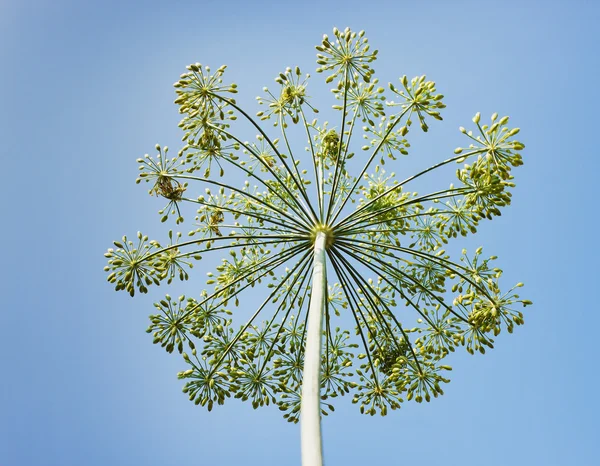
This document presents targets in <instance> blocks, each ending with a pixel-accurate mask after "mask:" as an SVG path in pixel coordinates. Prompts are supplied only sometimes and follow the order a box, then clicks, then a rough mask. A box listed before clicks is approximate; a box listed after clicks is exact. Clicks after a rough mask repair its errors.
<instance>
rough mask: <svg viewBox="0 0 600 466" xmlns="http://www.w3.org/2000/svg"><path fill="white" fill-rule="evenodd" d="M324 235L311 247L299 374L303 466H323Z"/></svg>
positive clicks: (325, 292) (318, 237) (325, 288)
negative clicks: (303, 341) (306, 308)
mask: <svg viewBox="0 0 600 466" xmlns="http://www.w3.org/2000/svg"><path fill="white" fill-rule="evenodd" d="M326 239H327V236H326V234H325V233H324V232H318V233H317V237H316V239H315V245H314V254H315V255H314V261H313V277H312V292H311V296H310V307H309V309H308V322H307V324H306V347H305V350H304V370H303V373H302V405H301V409H300V436H301V450H302V466H322V465H323V447H322V442H321V395H320V387H321V335H322V333H323V330H322V329H323V311H324V309H325V299H326V296H327V273H326V267H325V243H326Z"/></svg>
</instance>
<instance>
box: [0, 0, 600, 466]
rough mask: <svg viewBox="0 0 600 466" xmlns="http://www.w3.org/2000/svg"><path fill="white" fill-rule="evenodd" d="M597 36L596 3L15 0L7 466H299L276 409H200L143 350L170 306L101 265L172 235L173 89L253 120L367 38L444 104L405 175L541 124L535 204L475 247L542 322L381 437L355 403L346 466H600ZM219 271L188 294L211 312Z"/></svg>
mask: <svg viewBox="0 0 600 466" xmlns="http://www.w3.org/2000/svg"><path fill="white" fill-rule="evenodd" d="M599 21H600V3H598V2H593V1H590V2H585V1H570V2H566V1H565V2H556V1H543V2H542V1H540V2H536V1H529V0H521V1H518V2H511V1H505V2H484V1H478V2H461V1H453V2H442V1H429V2H415V1H413V2H408V1H406V2H405V1H401V0H395V1H393V2H376V1H369V2H367V1H365V2H354V1H344V2H322V1H319V2H313V1H305V2H273V3H269V2H252V1H249V2H241V1H237V0H230V1H228V2H223V1H219V2H212V1H211V2H201V1H197V2H127V1H121V2H112V1H102V2H100V1H86V2H75V1H72V2H70V1H64V0H54V1H29V0H20V1H14V0H0V142H1V149H0V155H1V157H2V158H1V166H2V172H3V173H2V182H1V183H0V190H1V192H2V199H3V201H4V206H5V208H4V209H2V217H1V219H2V220H1V222H2V228H1V229H0V240H1V242H2V244H3V245H5V247H6V248H5V249H4V250H3V252H2V255H3V257H4V259H3V264H4V266H3V267H2V269H1V271H0V274H1V275H2V277H1V281H0V287H1V288H0V289H1V291H2V311H1V312H2V318H1V333H2V338H1V339H0V354H1V355H2V356H1V359H0V361H1V366H0V367H1V373H0V374H1V381H0V465H2V466H47V465H48V466H50V465H52V466H55V465H56V466H71V465H77V466H81V465H84V466H96V465H103V466H104V465H114V466H119V465H128V466H131V465H140V466H142V465H143V466H153V465H175V464H177V465H180V466H183V465H200V464H210V465H238V464H245V465H288V464H289V465H298V464H299V463H300V449H299V429H298V426H297V425H291V424H288V423H287V422H285V421H284V420H283V419H282V417H281V415H280V413H279V411H278V410H277V409H274V408H266V409H262V410H258V411H253V410H252V408H251V406H250V405H249V404H242V403H239V402H237V401H229V402H227V403H226V404H225V405H224V406H222V407H217V408H216V409H214V410H213V412H211V413H208V412H207V411H206V410H205V409H202V408H199V407H196V406H195V405H193V404H192V403H190V402H189V401H188V400H187V397H186V396H185V395H183V394H182V393H181V386H182V383H181V381H179V380H177V378H176V373H177V372H178V371H179V370H181V369H182V368H184V363H183V361H182V360H181V359H180V358H179V357H177V356H175V355H168V354H166V353H165V352H164V351H163V350H162V349H160V348H159V347H157V346H153V345H152V344H151V338H150V337H149V336H148V335H147V334H146V333H145V329H146V327H147V322H148V320H147V315H148V314H150V313H152V312H153V307H152V302H153V301H154V300H156V298H157V297H158V296H162V295H163V293H165V292H167V290H166V289H165V288H164V287H161V288H159V289H158V290H154V294H152V293H151V294H149V295H144V296H139V297H138V296H136V298H135V299H131V298H129V297H128V296H127V295H126V294H124V293H115V292H114V291H113V288H112V286H110V285H109V284H108V283H107V282H106V279H105V275H106V274H105V273H104V272H103V270H102V268H103V266H104V264H105V258H104V257H103V253H104V251H105V250H106V248H108V247H110V245H111V242H112V240H114V239H117V238H119V237H120V236H121V235H123V234H129V235H134V234H135V232H136V231H137V230H142V231H144V233H147V234H149V235H150V237H154V238H159V239H160V238H166V231H165V227H164V225H161V224H160V223H159V216H158V215H157V214H156V211H157V210H158V209H159V208H160V207H162V205H161V204H160V203H159V202H158V201H157V200H156V199H155V198H151V197H149V196H148V195H147V188H146V187H141V186H136V185H135V184H134V179H135V177H136V172H137V164H136V162H135V159H136V158H138V157H140V156H141V155H143V154H144V153H147V152H153V147H154V144H155V143H157V142H158V143H161V144H163V145H169V146H171V147H173V148H176V147H178V144H180V142H179V141H180V138H181V134H180V132H179V129H178V128H177V123H178V122H179V115H178V113H177V108H176V106H175V105H173V103H172V101H173V99H174V96H175V94H174V91H173V88H172V87H171V86H172V83H173V82H174V81H176V80H177V78H178V76H179V74H180V73H182V72H183V71H184V70H185V66H186V65H187V64H189V63H192V62H196V61H199V62H201V63H203V64H210V65H211V66H212V67H213V68H216V67H218V66H219V65H221V64H223V63H226V64H228V65H229V69H228V77H229V79H230V80H231V81H234V82H237V83H238V85H239V89H240V94H238V96H239V99H238V100H239V102H241V103H242V104H243V105H244V106H246V107H247V108H249V109H250V110H253V109H255V108H256V103H255V101H254V97H255V96H256V95H258V94H259V93H260V90H261V88H262V87H263V86H265V85H271V84H272V83H273V78H274V77H275V76H276V75H277V73H278V72H280V71H282V70H283V69H284V68H285V67H286V66H294V65H296V64H299V65H300V66H301V67H302V69H303V70H305V71H312V70H314V68H315V67H316V65H315V63H314V54H315V50H314V45H316V44H318V43H319V42H320V40H321V36H322V34H323V33H331V29H332V27H333V26H337V27H339V28H344V27H346V26H350V27H351V28H353V29H354V30H360V29H365V30H366V31H367V36H368V37H369V39H370V42H371V44H372V45H373V47H374V48H377V49H379V50H380V55H379V56H380V58H379V60H378V61H377V62H376V63H375V69H376V71H377V76H379V77H380V78H381V80H382V82H383V83H387V82H388V81H396V79H397V78H398V77H399V76H402V75H403V74H407V75H409V76H414V75H420V74H427V75H428V77H429V78H430V79H433V80H435V81H436V82H437V83H438V89H439V90H440V91H441V92H442V93H443V94H445V96H446V98H445V102H446V103H447V105H448V108H447V109H445V112H444V122H441V123H437V122H436V124H432V129H431V132H430V133H429V134H428V137H427V138H419V139H418V144H416V143H415V144H413V147H412V151H411V155H410V156H409V157H408V158H406V159H400V160H398V161H397V162H396V165H394V170H395V171H396V172H397V173H402V172H403V171H404V170H406V171H407V173H408V172H409V171H410V170H411V169H412V167H424V166H427V165H426V164H427V163H428V162H429V161H434V160H440V159H441V158H442V157H444V158H445V157H446V156H447V155H448V154H451V151H452V150H453V149H454V147H456V146H458V145H461V144H462V143H464V139H463V138H464V137H462V135H461V134H460V133H459V132H458V130H457V128H458V126H460V125H464V126H468V124H470V122H471V117H472V116H473V115H474V114H475V113H476V112H477V111H480V112H482V115H483V116H484V117H485V118H489V115H490V114H491V113H493V112H498V113H500V114H501V115H504V114H509V115H510V116H511V117H512V119H511V122H512V123H514V125H515V126H519V127H521V134H520V139H521V140H522V141H523V142H524V143H525V144H526V146H527V149H526V150H525V151H524V154H523V155H524V158H525V166H524V167H522V168H519V169H518V170H516V171H515V172H516V173H515V174H516V182H517V188H516V189H515V191H514V197H513V199H514V201H513V205H512V206H510V207H509V208H508V209H506V210H505V211H504V213H503V215H502V217H499V218H496V219H494V221H493V222H487V223H484V224H482V227H481V229H480V232H479V233H478V235H477V236H476V237H473V238H471V239H469V240H468V242H467V243H466V244H468V245H470V246H473V245H475V246H477V245H484V246H485V251H486V252H489V254H497V255H498V256H499V257H500V259H499V261H500V262H501V264H502V266H503V268H504V270H505V275H504V278H503V283H504V286H505V287H507V286H508V285H512V284H513V283H515V282H517V281H523V282H525V284H526V286H525V288H523V289H522V293H521V294H522V295H523V296H524V297H527V298H529V299H532V300H533V301H534V304H535V305H534V306H533V307H530V308H527V309H526V318H525V320H526V324H525V326H523V327H520V328H518V329H517V330H516V332H515V334H513V335H511V336H507V335H502V336H501V337H500V338H499V339H498V342H497V345H496V348H495V349H494V350H493V351H490V352H488V353H487V354H486V355H485V356H468V355H467V354H466V353H465V355H461V356H457V357H455V358H453V359H452V361H451V362H452V365H453V366H454V371H453V372H452V374H451V375H452V383H450V384H449V385H448V386H447V387H445V392H446V394H445V395H444V396H443V397H441V398H440V399H437V400H434V402H432V403H430V404H424V405H417V404H415V403H405V404H404V406H403V408H402V409H401V410H400V411H399V412H392V413H391V414H390V415H388V416H387V417H384V418H381V417H379V416H375V417H365V416H362V415H360V414H359V413H358V409H357V407H356V406H354V405H352V404H351V403H350V398H348V397H347V398H346V399H341V400H338V402H337V404H336V412H335V413H334V415H332V416H329V417H328V418H325V420H324V422H323V433H324V442H325V443H324V445H325V458H326V462H327V464H328V465H337V464H343V465H365V464H390V465H400V464H414V463H417V462H418V464H420V465H422V466H437V465H445V466H453V465H461V466H481V465H484V466H495V465H502V466H504V465H507V464H511V465H514V466H524V465H528V466H530V465H545V466H563V465H578V466H588V465H589V466H592V465H597V464H600V459H599V455H598V453H597V439H598V437H597V436H598V431H599V428H598V424H599V422H598V415H599V414H600V409H599V404H598V396H597V391H598V385H599V377H598V343H597V329H598V328H599V326H600V317H599V311H600V309H599V307H598V302H597V301H596V298H597V295H596V293H597V292H598V278H599V274H598V268H597V261H598V258H599V256H598V249H597V238H598V232H597V230H598V228H597V226H598V219H597V213H596V208H597V202H596V200H595V192H596V189H597V186H598V182H597V179H598V178H597V176H598V175H597V174H598V170H599V169H600V163H599V162H598V147H597V146H598V144H597V142H594V141H596V136H597V135H598V127H597V121H598V119H597V112H598V104H599V103H600V99H599V98H598V97H599V92H598V78H599V69H600V68H599V65H600V63H599V56H600V53H599V52H598V44H600V33H599V32H598V31H599V28H598V24H599ZM314 78H316V79H313V81H314V82H313V85H314V86H315V88H321V89H322V90H321V91H315V92H314V95H315V97H319V98H321V96H323V98H324V99H329V100H325V101H324V102H323V103H321V104H319V105H318V106H319V107H320V108H323V109H325V108H327V107H329V106H330V104H332V103H333V101H332V100H331V97H330V96H329V94H328V93H327V92H326V89H327V87H326V86H325V84H324V83H323V81H322V80H321V79H320V77H319V76H317V75H315V76H314ZM323 90H324V91H323ZM252 137H253V135H252V134H250V133H249V134H248V136H247V137H246V138H247V139H251V138H252ZM403 164H404V165H403ZM444 184H446V181H444ZM173 228H174V226H173ZM184 231H187V230H184ZM595 238H596V239H595ZM201 275H202V274H200V275H197V276H196V277H198V280H197V281H196V282H194V281H193V280H192V281H190V282H187V283H183V284H181V283H177V284H176V285H174V286H173V287H172V289H169V290H168V292H169V293H170V294H172V295H178V294H182V293H187V294H188V295H194V294H196V293H197V292H199V290H200V289H201V288H202V282H203V280H201V278H200V277H201ZM594 439H595V440H594Z"/></svg>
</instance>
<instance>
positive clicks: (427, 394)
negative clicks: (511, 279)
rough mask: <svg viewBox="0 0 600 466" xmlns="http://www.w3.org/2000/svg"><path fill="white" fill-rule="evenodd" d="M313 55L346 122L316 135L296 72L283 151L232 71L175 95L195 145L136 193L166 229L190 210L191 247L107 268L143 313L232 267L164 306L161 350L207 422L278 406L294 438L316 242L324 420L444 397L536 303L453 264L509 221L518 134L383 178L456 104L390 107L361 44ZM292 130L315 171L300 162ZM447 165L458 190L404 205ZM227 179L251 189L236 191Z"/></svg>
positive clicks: (430, 98)
mask: <svg viewBox="0 0 600 466" xmlns="http://www.w3.org/2000/svg"><path fill="white" fill-rule="evenodd" d="M317 50H318V55H317V63H318V65H319V68H318V69H317V72H318V73H324V74H325V75H326V78H325V82H326V83H331V82H333V81H335V80H336V83H335V87H334V88H333V89H332V92H333V94H334V97H335V104H334V105H333V110H334V111H339V112H340V118H339V119H340V123H339V125H338V126H330V125H329V124H328V122H326V121H324V122H322V123H319V122H318V121H317V120H316V119H315V120H313V121H310V122H309V121H307V119H306V113H307V112H309V111H310V113H311V114H315V113H317V109H316V108H315V107H314V106H313V105H312V104H311V103H310V95H309V78H310V76H309V75H303V74H302V73H301V71H300V69H299V68H298V67H296V68H294V69H292V68H287V69H285V71H284V72H282V73H280V74H279V75H278V76H277V77H276V78H275V81H276V83H277V85H278V86H279V87H278V89H277V90H276V91H273V92H271V91H269V89H267V88H264V93H265V96H264V97H258V98H257V99H258V103H259V105H261V106H262V108H263V109H262V110H261V111H259V112H258V113H257V114H256V115H257V117H258V119H259V120H262V121H266V120H270V121H272V122H273V125H274V127H275V129H274V130H273V131H276V132H277V133H278V137H277V138H271V137H270V136H269V135H268V134H267V132H266V130H265V129H263V128H262V127H261V126H260V125H259V122H257V121H256V120H255V119H254V118H253V117H252V116H250V114H248V113H247V112H246V111H244V110H243V109H241V108H240V107H239V106H238V104H237V103H236V101H235V100H234V99H233V98H232V95H233V94H235V93H237V86H236V85H235V84H223V77H224V73H225V67H224V66H222V67H220V68H219V69H218V70H217V71H216V72H215V73H213V74H211V71H210V69H209V68H208V67H202V66H201V65H200V64H198V63H197V64H193V65H190V66H188V69H187V72H186V73H184V74H183V75H181V77H180V79H179V80H178V81H177V82H176V83H175V88H176V93H177V99H176V100H175V103H176V104H177V105H179V110H180V113H181V114H182V115H183V120H182V121H181V123H180V127H181V128H182V130H183V132H184V135H183V141H184V144H185V145H184V146H183V147H182V148H181V149H180V150H179V152H178V155H177V156H176V157H174V158H172V159H169V158H168V156H167V154H168V149H167V148H166V147H165V148H164V149H163V148H161V147H160V146H158V145H157V146H156V149H157V152H158V153H157V155H156V157H150V156H148V155H146V156H145V157H144V158H142V159H139V160H138V163H139V164H140V166H139V168H140V175H139V178H138V180H137V182H141V181H145V182H148V183H150V185H151V188H150V190H149V192H150V194H151V195H156V196H160V197H163V198H165V199H166V200H167V205H166V206H165V207H164V208H163V209H161V211H160V215H161V220H162V221H163V222H166V221H168V220H169V216H170V215H175V214H176V224H179V223H182V222H183V221H184V218H183V215H182V213H181V210H183V207H184V205H191V206H193V208H194V209H195V219H194V222H193V226H192V227H191V230H190V231H189V233H188V236H189V239H187V240H186V241H183V240H182V235H181V233H176V234H173V233H172V232H169V244H167V245H164V246H163V245H161V244H160V243H158V242H157V241H149V240H148V238H147V237H146V236H144V235H142V234H141V233H139V234H138V236H137V243H136V242H133V241H130V240H128V239H127V238H126V237H123V239H122V241H117V242H115V243H114V245H115V248H116V249H115V248H111V249H109V250H108V252H107V253H106V256H107V258H108V265H107V267H106V268H105V270H106V271H107V272H109V276H108V281H109V282H111V283H113V284H114V285H115V288H116V289H117V290H126V291H127V292H128V293H129V294H130V295H131V296H133V295H134V293H135V291H136V290H138V291H140V292H142V293H146V292H147V291H148V287H149V286H150V285H151V284H155V285H159V284H160V283H162V282H164V281H166V282H167V283H171V281H172V280H173V279H174V278H179V279H180V280H187V279H188V278H189V271H190V269H191V268H192V267H193V265H194V262H195V261H198V260H201V258H202V256H203V255H206V254H213V253H216V254H222V257H223V258H222V260H221V262H220V263H219V265H218V266H217V267H216V270H215V271H214V272H209V273H208V278H207V281H206V289H205V290H203V291H202V292H201V293H200V296H199V297H198V298H197V299H196V298H187V299H186V298H185V297H184V296H181V297H180V298H178V299H173V298H171V297H170V296H169V295H167V296H166V297H165V299H163V300H160V301H159V302H158V303H156V304H155V307H156V309H157V310H158V313H157V314H154V315H151V316H150V322H151V324H150V327H149V328H148V333H151V334H152V335H153V338H154V343H156V344H160V345H161V346H162V347H164V348H165V349H166V351H168V352H169V353H171V352H174V350H177V351H176V352H177V353H180V354H182V356H183V360H184V362H185V363H186V364H187V365H188V368H187V369H186V370H184V371H182V372H180V373H179V378H181V379H182V380H183V381H184V382H185V385H184V388H183V391H184V392H185V393H186V394H188V396H189V398H190V400H192V401H194V402H195V403H196V404H200V405H202V406H206V407H207V408H208V409H209V410H211V409H212V408H213V406H214V404H215V403H216V404H223V403H224V401H225V399H226V398H239V399H241V400H242V401H250V402H251V403H252V406H253V407H254V408H258V407H262V406H267V405H270V404H276V405H277V406H278V407H279V409H280V410H282V411H283V412H284V417H285V418H286V419H287V420H288V421H291V422H297V421H298V418H299V410H300V405H301V386H302V368H303V363H304V342H305V319H306V314H307V309H308V303H309V300H310V295H311V277H312V261H313V257H312V254H313V252H312V248H313V242H314V239H315V236H316V232H318V231H320V232H324V233H325V234H326V236H327V243H326V246H327V257H328V262H329V264H330V277H333V279H332V280H331V282H330V283H329V287H328V296H327V307H326V309H325V329H324V332H323V348H322V365H321V366H322V367H321V398H322V412H323V414H327V413H328V412H331V411H333V410H334V406H333V404H331V402H332V399H334V398H337V397H338V396H343V395H346V394H349V395H351V397H352V402H353V403H356V404H358V405H359V409H360V411H361V412H363V413H365V414H369V415H373V414H375V413H376V412H379V413H381V414H382V415H385V414H386V413H387V411H388V409H397V408H399V407H400V406H401V403H403V402H404V401H405V400H407V401H408V400H414V401H416V402H418V403H420V402H422V401H427V402H428V401H430V400H431V399H432V398H435V397H437V396H438V395H442V394H443V389H442V384H444V383H448V382H449V379H448V378H446V376H445V374H446V373H447V371H449V370H450V369H451V368H450V366H448V365H447V364H445V361H444V358H446V357H447V356H448V355H449V354H450V353H452V352H455V351H456V350H457V349H459V348H462V347H464V348H465V349H466V350H467V351H468V352H469V353H472V354H473V353H476V352H479V353H485V351H486V349H489V348H493V345H494V338H495V337H496V336H497V335H498V334H500V333H501V332H502V330H506V331H507V332H509V333H512V332H513V330H514V328H515V326H517V325H521V324H523V322H524V320H523V319H524V317H523V314H522V312H521V311H520V310H518V309H517V306H523V307H524V306H527V305H529V304H531V302H530V301H528V300H525V299H521V298H520V297H519V295H517V294H516V290H517V288H520V287H521V286H522V284H521V283H518V284H517V285H516V286H515V287H513V288H511V289H510V290H509V291H507V292H503V291H501V288H500V278H501V275H502V270H501V269H499V268H498V267H496V266H495V265H493V264H495V260H496V257H495V256H491V257H488V258H485V257H484V256H483V255H482V249H481V248H478V249H477V250H476V251H475V252H474V253H473V254H468V253H467V251H466V250H463V252H462V255H461V256H460V257H459V259H458V260H453V259H452V258H451V255H450V254H449V253H448V252H446V250H445V249H444V248H445V247H446V245H447V244H449V243H450V242H451V241H452V240H454V239H456V238H458V237H459V236H460V237H464V236H467V235H469V234H472V233H475V232H476V231H477V227H478V225H479V222H481V221H483V220H484V219H492V218H493V217H494V216H497V215H500V213H501V209H503V208H504V207H506V206H507V205H509V204H510V202H511V196H512V194H511V189H512V188H514V186H515V184H514V182H513V176H512V169H513V168H515V167H517V166H519V165H521V164H522V157H521V155H520V151H521V150H522V149H523V148H524V145H523V144H522V143H521V142H519V141H517V140H516V139H514V137H515V136H516V135H517V134H518V133H519V130H518V129H511V128H509V127H508V126H507V125H508V122H509V119H508V117H502V118H499V117H498V115H497V114H494V115H492V118H491V122H490V124H489V125H483V126H481V125H480V115H479V114H477V115H476V116H475V118H474V119H473V122H474V124H475V125H476V126H477V129H476V133H475V134H476V135H474V133H473V132H472V131H467V130H466V129H464V128H460V131H461V132H462V133H464V134H465V135H466V136H467V137H468V138H469V144H468V146H467V147H459V148H457V149H456V150H455V151H454V154H453V155H451V156H450V157H449V158H447V159H446V160H443V161H441V162H439V163H437V164H436V165H434V166H433V167H429V168H426V169H423V170H422V171H419V172H417V173H416V174H414V175H413V176H410V177H408V178H406V179H404V180H399V179H397V178H396V176H395V174H394V173H393V172H389V173H388V172H386V170H384V169H383V165H384V164H385V163H386V160H387V163H388V164H390V163H391V164H394V163H397V158H398V156H400V155H402V156H405V155H407V154H408V148H409V147H410V142H409V137H410V135H411V130H412V123H413V119H418V122H419V126H420V128H421V130H422V131H428V129H429V125H430V124H431V122H432V121H433V120H441V119H442V117H441V115H440V110H442V109H443V108H444V107H445V105H444V103H443V95H441V94H439V93H437V91H436V85H435V83H434V82H433V81H428V80H427V79H426V77H425V76H420V77H415V78H413V79H408V78H407V77H406V76H403V77H401V78H400V86H399V87H396V86H395V85H393V84H391V83H390V84H389V90H390V92H391V93H392V94H393V99H396V100H386V97H385V92H386V91H385V89H384V88H383V87H379V86H378V80H377V79H375V78H374V77H373V73H374V70H373V68H372V63H373V62H374V61H375V59H376V58H377V51H373V52H372V51H371V50H370V46H369V44H368V41H367V39H366V37H365V35H364V31H361V32H359V33H355V32H352V31H350V30H349V29H345V30H344V31H340V30H338V29H334V32H333V39H332V40H330V39H329V38H328V37H327V36H324V39H323V41H322V43H321V44H320V45H319V46H317ZM235 120H239V121H238V122H237V123H236V124H235V126H234V125H233V122H234V121H235ZM357 121H360V122H362V124H363V125H364V126H362V128H359V127H357V125H356V123H357ZM242 123H246V126H245V127H244V126H243V125H242ZM233 128H235V133H234V130H233ZM294 128H297V129H298V132H299V134H301V135H303V136H304V137H305V140H306V152H307V154H302V155H301V156H298V155H297V154H298V153H299V152H301V151H299V150H298V149H295V150H293V147H292V146H294V144H292V142H291V141H292V139H291V138H290V137H289V136H290V134H291V132H292V131H293V129H294ZM248 129H250V130H251V131H253V132H258V134H256V139H255V142H252V143H250V142H247V141H245V139H244V138H243V137H241V136H237V135H236V134H238V132H239V131H244V130H246V131H247V130H248ZM357 132H360V133H361V134H359V135H358V136H357V135H356V133H357ZM353 137H354V139H357V140H358V142H355V144H356V145H359V147H358V149H361V148H362V150H361V151H357V152H356V153H357V154H360V156H358V155H357V156H354V155H355V152H353V151H352V147H353V145H352V142H353V141H354V139H353ZM450 164H460V167H459V168H458V169H457V170H456V180H454V182H453V183H452V184H450V186H449V187H448V188H445V189H441V190H438V191H435V192H431V193H427V194H418V193H416V192H414V191H412V190H408V187H409V184H410V183H411V182H412V181H414V180H416V179H418V178H420V177H422V176H426V175H427V174H428V173H431V172H432V171H434V170H436V169H439V168H442V167H444V166H446V165H450ZM215 167H216V169H215ZM386 168H387V167H386ZM227 173H237V175H238V176H243V177H244V178H245V179H246V181H245V183H243V185H242V186H239V187H236V186H233V185H231V183H229V182H227V181H225V180H227V179H229V178H228V177H226V176H225V175H226V174H227ZM194 190H195V191H194ZM192 191H194V194H193V195H190V194H189V193H190V192H192ZM369 276H371V277H372V278H368V277H369ZM251 290H252V291H251ZM259 290H260V291H259ZM251 296H261V297H262V298H264V301H263V302H262V304H260V305H259V306H258V308H257V309H256V311H255V312H254V313H253V314H252V315H251V316H249V318H247V319H245V323H244V324H242V325H241V326H240V323H235V324H234V320H235V317H236V314H242V315H244V316H248V315H249V313H248V312H247V308H248V302H251V301H252V300H251V299H250V300H248V297H251ZM243 300H244V301H243ZM242 302H243V303H244V304H242ZM407 310H408V311H412V314H413V315H414V318H413V319H412V320H409V317H408V315H409V314H408V313H407V312H406V311H407ZM409 321H410V322H411V324H410V326H406V324H405V323H406V322H409ZM349 322H350V324H349Z"/></svg>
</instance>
